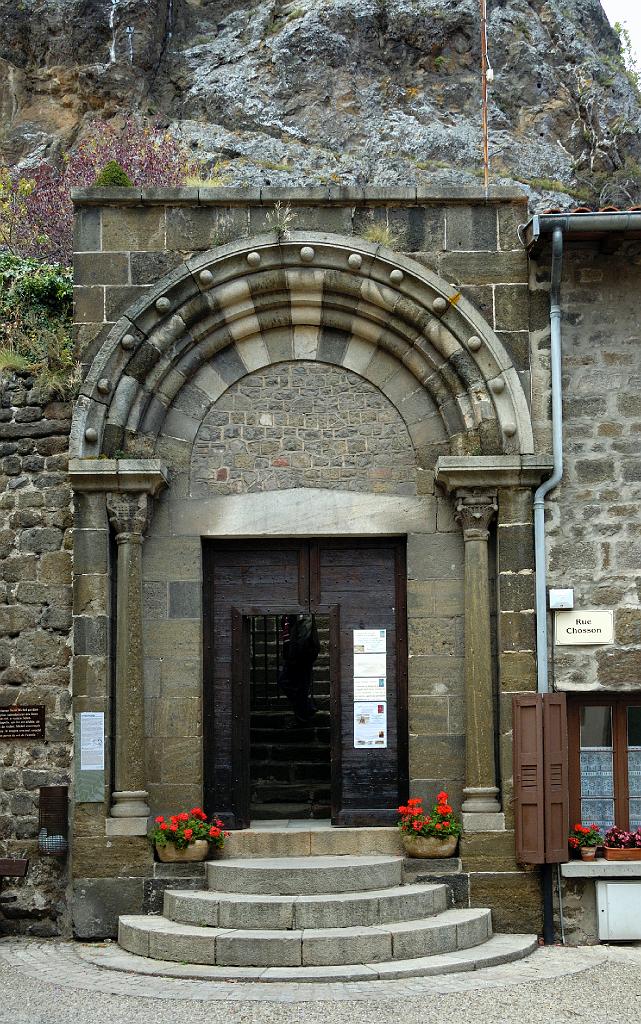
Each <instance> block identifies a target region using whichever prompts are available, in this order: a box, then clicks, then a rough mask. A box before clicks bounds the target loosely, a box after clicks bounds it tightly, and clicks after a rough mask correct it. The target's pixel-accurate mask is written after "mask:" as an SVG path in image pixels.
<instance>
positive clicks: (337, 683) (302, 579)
mask: <svg viewBox="0 0 641 1024" xmlns="http://www.w3.org/2000/svg"><path fill="white" fill-rule="evenodd" d="M203 566H204V583H203V588H204V595H203V608H204V674H203V675H204V720H203V723H204V765H205V801H206V806H207V808H208V809H209V810H212V811H213V810H215V811H216V812H217V813H220V814H222V815H224V816H225V819H226V821H228V822H229V824H230V825H231V826H232V827H237V828H238V827H240V828H242V827H246V826H247V825H248V824H249V818H250V771H249V761H250V756H249V752H250V715H251V697H252V689H253V695H254V696H255V697H256V699H257V700H258V701H259V702H260V700H263V701H269V700H280V699H281V698H280V697H279V696H277V695H274V694H273V689H274V683H273V681H272V679H271V677H273V674H274V665H273V664H272V662H275V663H278V659H280V657H281V653H279V651H278V649H277V648H278V645H277V644H276V645H275V649H274V651H273V652H272V653H271V654H270V653H269V651H267V652H266V651H265V650H263V649H261V650H260V654H259V651H258V646H259V639H260V632H261V630H262V629H267V630H269V629H272V630H273V628H274V622H275V621H276V620H277V619H278V617H279V616H282V615H294V614H310V613H311V614H316V615H324V616H327V617H328V618H329V622H330V644H329V648H330V662H331V670H330V675H331V749H332V755H331V759H332V821H333V823H334V824H336V825H359V824H363V825H370V824H389V823H391V822H392V821H394V820H395V818H396V807H397V805H398V803H399V802H400V801H401V800H403V799H405V798H406V792H407V681H406V680H407V676H406V669H407V643H406V611H405V544H404V541H401V540H398V539H372V540H349V541H347V540H345V541H342V540H341V541H336V540H329V541H324V540H319V541H314V540H304V541H300V540H296V541H225V542H223V541H220V542H219V541H205V542H204V550H203ZM261 620H262V621H261ZM372 628H380V629H385V630H386V632H387V747H386V748H385V749H355V748H354V731H353V730H354V708H353V703H354V702H353V696H354V691H353V634H354V630H357V629H372ZM266 646H267V645H265V647H266ZM272 646H273V645H272ZM258 657H261V658H262V659H263V670H264V678H262V679H261V678H260V676H261V673H259V672H255V673H253V674H254V676H255V678H254V681H253V682H252V658H254V659H256V658H258ZM265 658H266V659H267V660H266V662H265ZM255 667H257V665H256V663H255ZM261 686H262V691H261Z"/></svg>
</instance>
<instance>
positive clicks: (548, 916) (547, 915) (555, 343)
mask: <svg viewBox="0 0 641 1024" xmlns="http://www.w3.org/2000/svg"><path fill="white" fill-rule="evenodd" d="M562 264H563V229H562V228H561V227H560V226H559V227H555V228H554V233H553V235H552V273H551V284H550V368H551V371H552V455H553V458H554V468H553V470H552V476H550V477H549V478H548V479H547V480H545V481H544V482H543V483H542V484H541V486H540V487H539V488H538V489H537V491H536V493H535V495H534V554H535V561H534V564H535V569H536V675H537V690H538V692H539V693H547V692H548V689H549V683H548V623H547V585H546V584H547V572H546V570H547V566H546V558H545V496H546V495H547V494H548V493H549V492H550V491H551V490H552V488H553V487H556V485H557V484H558V483H559V482H560V480H561V477H562V476H563V402H562V384H561V270H562ZM560 898H561V892H560V890H559V899H560ZM543 939H544V942H545V944H546V946H549V945H553V944H554V904H553V881H552V865H551V864H544V865H543Z"/></svg>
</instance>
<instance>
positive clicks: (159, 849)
mask: <svg viewBox="0 0 641 1024" xmlns="http://www.w3.org/2000/svg"><path fill="white" fill-rule="evenodd" d="M228 836H229V832H225V831H224V828H223V823H222V821H220V820H219V819H218V818H213V819H212V820H211V821H209V819H208V818H207V815H206V814H205V812H204V811H203V810H201V808H200V807H192V809H191V811H189V812H187V811H180V812H179V813H178V814H172V815H171V817H170V818H169V821H165V818H164V817H163V815H162V814H159V815H158V817H157V818H156V819H155V828H153V829H152V830H151V832H150V833H149V839H150V841H151V842H152V843H153V844H154V846H155V848H156V853H157V854H158V859H159V860H161V861H163V862H164V863H167V864H173V863H184V862H185V861H199V860H205V858H206V857H207V856H208V855H209V854H210V853H211V852H212V851H213V850H222V848H223V846H224V845H225V839H227V837H228Z"/></svg>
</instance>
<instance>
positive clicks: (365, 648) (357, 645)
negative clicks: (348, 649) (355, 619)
mask: <svg viewBox="0 0 641 1024" xmlns="http://www.w3.org/2000/svg"><path fill="white" fill-rule="evenodd" d="M386 650H387V630H386V629H355V630H354V654H385V651H386Z"/></svg>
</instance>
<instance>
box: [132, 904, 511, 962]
mask: <svg viewBox="0 0 641 1024" xmlns="http://www.w3.org/2000/svg"><path fill="white" fill-rule="evenodd" d="M491 933H492V932H491V914H490V911H489V910H483V909H464V910H446V911H444V912H443V913H441V914H438V915H437V916H436V917H432V918H427V919H424V920H419V921H405V922H396V923H391V924H385V925H375V926H366V927H353V928H309V929H296V930H291V931H284V930H250V929H240V928H238V929H226V928H206V927H199V926H195V925H188V924H178V923H176V922H175V921H169V920H168V919H167V918H165V917H121V918H120V921H119V928H118V941H119V943H120V945H121V946H123V948H124V949H126V950H128V951H129V952H130V953H138V954H140V955H141V956H149V957H152V958H154V959H160V960H177V961H180V962H185V963H194V964H214V965H218V966H222V967H325V966H338V965H344V964H359V963H368V964H371V963H376V962H379V961H380V962H387V961H391V960H408V959H414V958H416V957H425V956H434V955H438V954H442V953H450V952H452V951H454V950H461V949H467V948H469V947H471V946H476V945H479V944H481V943H482V942H485V941H486V940H487V939H488V938H489V937H490V936H491Z"/></svg>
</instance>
